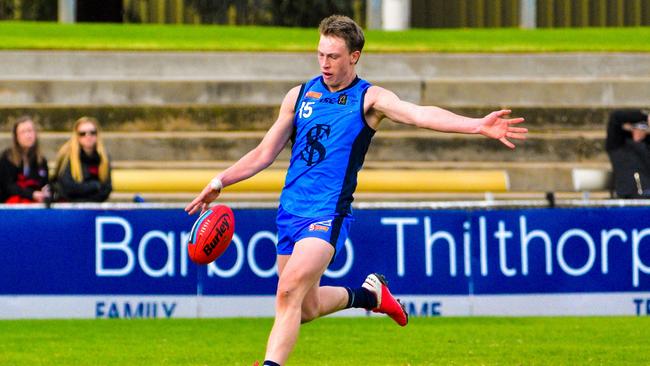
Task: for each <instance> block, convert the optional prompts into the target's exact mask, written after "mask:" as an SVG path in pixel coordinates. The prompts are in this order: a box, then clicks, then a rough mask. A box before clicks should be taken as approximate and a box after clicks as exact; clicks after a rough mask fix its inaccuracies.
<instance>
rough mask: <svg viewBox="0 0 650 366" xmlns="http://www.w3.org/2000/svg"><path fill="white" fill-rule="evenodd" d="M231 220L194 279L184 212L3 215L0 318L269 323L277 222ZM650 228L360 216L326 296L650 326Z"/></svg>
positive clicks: (570, 217)
mask: <svg viewBox="0 0 650 366" xmlns="http://www.w3.org/2000/svg"><path fill="white" fill-rule="evenodd" d="M234 213H235V218H236V233H235V236H234V238H233V241H232V243H231V245H230V247H229V248H228V250H227V251H226V252H225V254H224V255H223V256H222V257H221V258H219V259H218V260H217V261H216V262H214V263H211V264H210V265H207V266H197V265H195V264H194V263H192V262H191V261H190V260H189V258H188V256H187V238H188V234H189V231H190V229H191V227H192V224H193V222H194V220H195V219H196V216H192V217H190V216H188V215H187V214H186V213H185V212H183V210H182V209H181V208H155V207H148V208H147V206H144V208H118V209H112V208H53V209H40V208H27V209H0V222H1V223H2V224H1V226H0V242H1V243H2V248H3V256H1V257H0V318H30V317H31V318H42V317H173V316H178V317H196V316H199V317H200V316H206V317H211V316H272V315H273V296H274V293H275V288H276V283H277V274H276V263H275V262H276V258H275V243H276V240H277V239H276V228H275V214H276V210H275V209H265V208H237V207H236V206H234ZM649 214H650V208H645V207H601V208H595V207H591V208H532V209H463V210H453V209H449V210H433V209H405V208H404V209H357V210H355V214H354V216H355V222H354V223H353V226H352V230H351V233H350V237H349V239H348V241H347V242H346V245H345V249H344V250H342V251H341V252H340V253H337V257H336V259H335V261H334V262H333V263H332V265H331V266H330V267H329V268H328V270H327V272H326V274H325V276H324V278H323V281H322V284H331V285H342V286H353V287H356V286H359V285H360V284H361V283H362V282H363V280H364V278H365V277H366V275H367V274H369V273H372V272H380V273H383V274H384V275H386V277H387V278H388V279H389V281H390V287H391V291H392V292H393V293H395V294H397V295H399V297H401V298H403V299H404V300H405V301H406V302H407V306H408V307H409V311H410V312H411V314H412V315H422V316H439V315H647V314H648V313H649V312H650V224H648V220H647V219H646V217H648V215H649ZM342 315H365V311H347V312H344V313H342Z"/></svg>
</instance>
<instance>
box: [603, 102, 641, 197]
mask: <svg viewBox="0 0 650 366" xmlns="http://www.w3.org/2000/svg"><path fill="white" fill-rule="evenodd" d="M649 121H650V117H649V116H648V113H647V112H644V111H641V110H638V109H636V110H635V109H625V110H615V111H613V112H612V113H611V114H610V116H609V123H608V126H607V141H606V143H605V149H606V150H607V154H608V155H609V160H610V161H611V163H612V170H613V172H614V191H615V193H616V196H618V197H620V198H650V137H649V136H648V133H649V132H650V130H648V122H649Z"/></svg>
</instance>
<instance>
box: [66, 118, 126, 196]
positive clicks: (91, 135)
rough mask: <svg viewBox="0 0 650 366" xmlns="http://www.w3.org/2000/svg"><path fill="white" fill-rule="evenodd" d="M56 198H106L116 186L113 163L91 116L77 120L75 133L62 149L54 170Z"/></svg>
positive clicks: (73, 131) (97, 126)
mask: <svg viewBox="0 0 650 366" xmlns="http://www.w3.org/2000/svg"><path fill="white" fill-rule="evenodd" d="M55 179H56V191H57V195H58V197H57V199H58V200H59V201H64V202H65V201H67V202H103V201H106V199H108V196H109V195H110V193H111V191H112V189H113V187H112V184H111V167H110V161H109V158H108V155H107V154H106V150H105V149H104V144H103V143H102V139H101V137H100V136H99V123H98V122H97V120H96V119H94V118H91V117H81V118H79V119H78V120H77V122H75V124H74V127H73V129H72V137H70V140H68V141H67V142H66V143H65V144H64V145H63V146H62V147H61V149H60V150H59V153H58V156H57V164H56V170H55Z"/></svg>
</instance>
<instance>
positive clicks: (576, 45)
mask: <svg viewBox="0 0 650 366" xmlns="http://www.w3.org/2000/svg"><path fill="white" fill-rule="evenodd" d="M366 38H367V42H366V48H365V51H368V52H565V51H568V52H579V51H586V52H609V51H622V52H650V27H640V28H583V29H578V28H564V29H537V30H520V29H515V28H501V29H471V30H469V29H438V30H435V29H430V30H424V29H415V30H409V31H404V32H383V31H367V32H366ZM317 41H318V31H317V30H316V29H303V28H276V27H229V26H194V25H186V26H177V25H152V24H146V25H136V24H124V25H118V24H74V25H62V24H57V23H45V22H0V49H75V50H150V51H153V50H178V51H204V50H208V51H307V52H313V51H314V48H315V45H316V43H317Z"/></svg>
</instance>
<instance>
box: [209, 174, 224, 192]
mask: <svg viewBox="0 0 650 366" xmlns="http://www.w3.org/2000/svg"><path fill="white" fill-rule="evenodd" d="M210 188H212V190H213V191H221V188H223V183H221V179H219V178H217V177H214V178H212V180H211V181H210Z"/></svg>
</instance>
